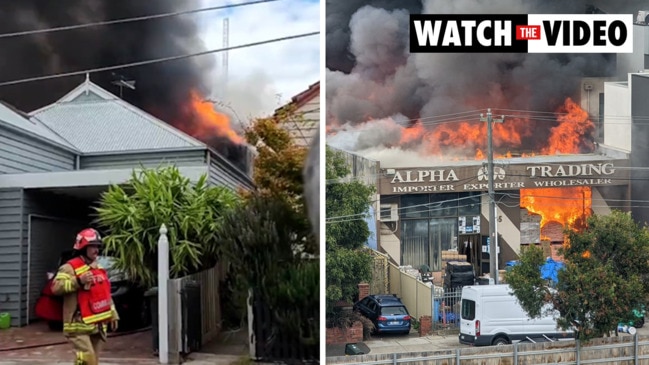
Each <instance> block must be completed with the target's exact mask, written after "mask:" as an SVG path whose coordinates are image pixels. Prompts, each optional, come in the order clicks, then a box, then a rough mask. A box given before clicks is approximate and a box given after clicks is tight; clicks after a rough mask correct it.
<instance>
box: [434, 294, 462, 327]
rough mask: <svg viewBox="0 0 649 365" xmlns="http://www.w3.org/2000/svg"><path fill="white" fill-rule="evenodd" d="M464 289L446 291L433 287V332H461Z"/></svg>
mask: <svg viewBox="0 0 649 365" xmlns="http://www.w3.org/2000/svg"><path fill="white" fill-rule="evenodd" d="M461 304H462V288H454V289H446V290H444V289H443V288H442V287H439V286H434V287H433V310H432V313H433V315H432V317H433V326H432V330H433V332H437V333H440V332H443V333H458V332H459V331H460V309H461Z"/></svg>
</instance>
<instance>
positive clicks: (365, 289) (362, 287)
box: [358, 283, 370, 300]
mask: <svg viewBox="0 0 649 365" xmlns="http://www.w3.org/2000/svg"><path fill="white" fill-rule="evenodd" d="M368 295H370V284H368V283H360V284H358V300H361V299H363V298H365V297H366V296H368Z"/></svg>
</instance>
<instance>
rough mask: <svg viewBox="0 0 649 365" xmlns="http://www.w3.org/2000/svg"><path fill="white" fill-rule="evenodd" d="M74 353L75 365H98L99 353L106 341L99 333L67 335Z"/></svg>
mask: <svg viewBox="0 0 649 365" xmlns="http://www.w3.org/2000/svg"><path fill="white" fill-rule="evenodd" d="M68 340H69V341H70V343H72V346H74V351H75V353H76V360H75V362H74V364H75V365H98V364H99V352H100V351H101V349H102V347H103V345H104V342H105V341H106V340H105V338H104V336H102V334H101V333H95V334H91V335H84V334H75V335H68Z"/></svg>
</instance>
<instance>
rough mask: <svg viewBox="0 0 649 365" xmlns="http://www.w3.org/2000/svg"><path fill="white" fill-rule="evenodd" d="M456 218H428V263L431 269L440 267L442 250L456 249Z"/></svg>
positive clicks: (437, 269)
mask: <svg viewBox="0 0 649 365" xmlns="http://www.w3.org/2000/svg"><path fill="white" fill-rule="evenodd" d="M457 224H458V223H457V218H454V217H453V218H434V219H431V220H430V225H429V233H428V236H429V238H430V253H431V255H430V264H429V266H430V267H431V268H432V269H433V271H439V270H441V269H442V251H448V250H451V249H457V235H458V228H457Z"/></svg>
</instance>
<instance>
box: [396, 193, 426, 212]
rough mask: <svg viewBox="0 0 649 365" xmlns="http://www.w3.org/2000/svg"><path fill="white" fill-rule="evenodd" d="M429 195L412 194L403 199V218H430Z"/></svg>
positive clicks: (404, 196)
mask: <svg viewBox="0 0 649 365" xmlns="http://www.w3.org/2000/svg"><path fill="white" fill-rule="evenodd" d="M428 210H429V207H428V194H411V195H403V196H402V197H401V217H402V218H425V217H428V216H429V212H428Z"/></svg>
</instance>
